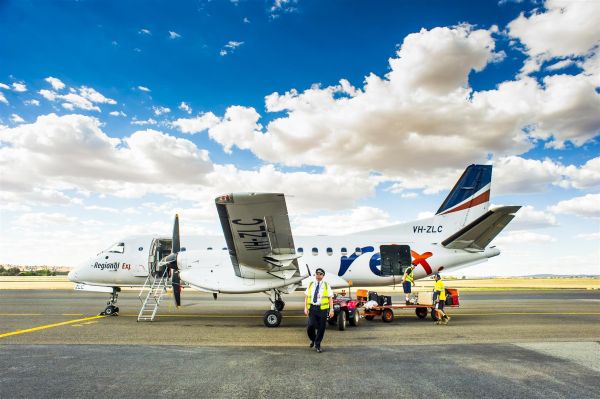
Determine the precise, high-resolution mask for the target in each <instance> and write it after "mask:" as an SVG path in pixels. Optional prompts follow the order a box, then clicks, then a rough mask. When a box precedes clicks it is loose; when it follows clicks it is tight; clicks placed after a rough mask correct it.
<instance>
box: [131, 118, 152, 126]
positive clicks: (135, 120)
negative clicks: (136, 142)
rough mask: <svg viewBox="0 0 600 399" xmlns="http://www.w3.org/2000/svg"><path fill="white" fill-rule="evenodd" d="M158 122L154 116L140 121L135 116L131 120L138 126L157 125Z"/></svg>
mask: <svg viewBox="0 0 600 399" xmlns="http://www.w3.org/2000/svg"><path fill="white" fill-rule="evenodd" d="M157 123H158V122H157V121H156V120H155V119H152V118H149V119H146V120H145V121H140V120H137V119H135V118H134V119H133V120H132V121H131V124H132V125H137V126H146V125H156V124H157Z"/></svg>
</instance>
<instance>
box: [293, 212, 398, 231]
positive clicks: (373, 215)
mask: <svg viewBox="0 0 600 399" xmlns="http://www.w3.org/2000/svg"><path fill="white" fill-rule="evenodd" d="M291 223H292V230H293V231H294V234H295V235H333V236H336V235H343V234H350V233H355V232H358V231H361V230H365V229H366V228H369V229H370V228H377V227H383V226H387V225H390V224H392V221H391V220H390V215H389V214H388V213H387V212H385V211H383V210H381V209H378V208H373V207H369V206H361V207H358V208H354V209H352V210H350V211H349V212H337V213H334V214H329V215H322V216H314V217H306V216H303V217H297V218H293V219H292V220H291Z"/></svg>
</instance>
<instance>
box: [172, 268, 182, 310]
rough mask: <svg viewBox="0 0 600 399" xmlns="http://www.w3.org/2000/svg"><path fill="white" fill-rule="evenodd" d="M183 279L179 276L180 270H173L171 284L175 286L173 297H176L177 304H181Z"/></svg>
mask: <svg viewBox="0 0 600 399" xmlns="http://www.w3.org/2000/svg"><path fill="white" fill-rule="evenodd" d="M180 282H181V279H180V278H179V271H177V270H173V276H172V277H171V285H172V286H173V298H175V305H177V307H180V306H181V284H180Z"/></svg>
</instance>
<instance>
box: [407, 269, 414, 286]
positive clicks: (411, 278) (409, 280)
mask: <svg viewBox="0 0 600 399" xmlns="http://www.w3.org/2000/svg"><path fill="white" fill-rule="evenodd" d="M413 272H414V269H413V268H412V267H411V268H410V273H408V270H407V273H406V281H408V282H409V283H412V282H413V281H415V278H414V276H413Z"/></svg>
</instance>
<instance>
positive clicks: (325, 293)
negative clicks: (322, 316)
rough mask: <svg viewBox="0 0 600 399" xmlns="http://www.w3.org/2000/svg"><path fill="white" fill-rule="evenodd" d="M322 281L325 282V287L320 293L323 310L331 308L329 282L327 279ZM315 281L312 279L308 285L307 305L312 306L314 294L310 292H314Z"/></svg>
mask: <svg viewBox="0 0 600 399" xmlns="http://www.w3.org/2000/svg"><path fill="white" fill-rule="evenodd" d="M321 283H322V284H323V289H322V290H321V292H320V294H321V310H325V309H328V308H329V284H327V282H325V281H321ZM313 284H314V282H313V281H311V282H310V284H309V285H308V293H309V294H308V295H307V296H306V306H308V307H310V305H312V297H313V295H314V293H313V295H311V294H310V293H311V292H312V286H313Z"/></svg>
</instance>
